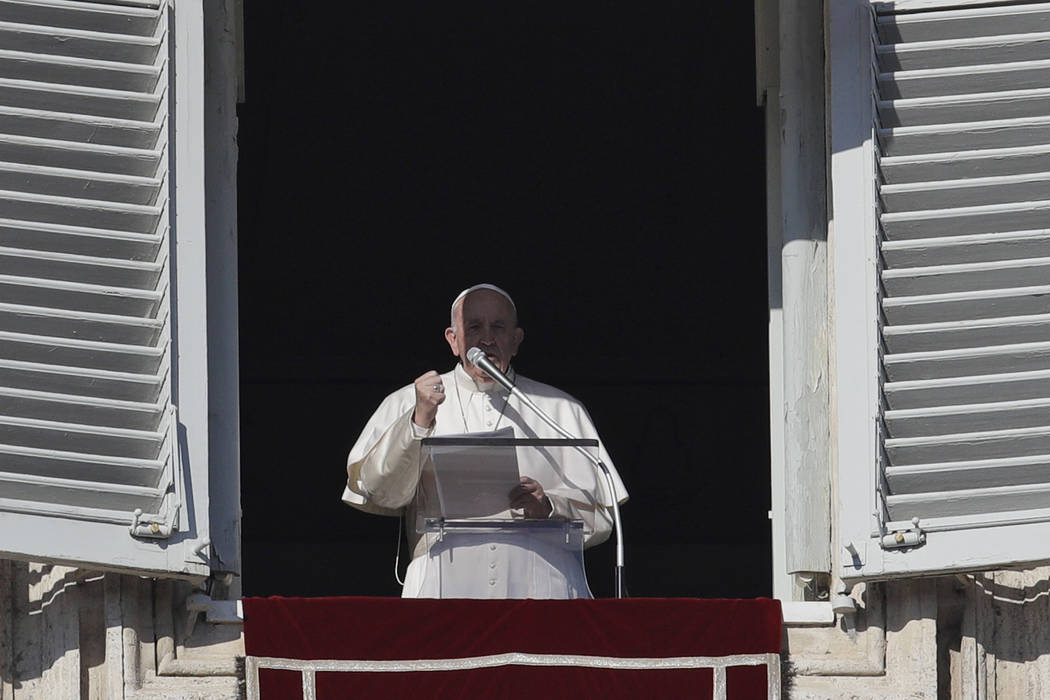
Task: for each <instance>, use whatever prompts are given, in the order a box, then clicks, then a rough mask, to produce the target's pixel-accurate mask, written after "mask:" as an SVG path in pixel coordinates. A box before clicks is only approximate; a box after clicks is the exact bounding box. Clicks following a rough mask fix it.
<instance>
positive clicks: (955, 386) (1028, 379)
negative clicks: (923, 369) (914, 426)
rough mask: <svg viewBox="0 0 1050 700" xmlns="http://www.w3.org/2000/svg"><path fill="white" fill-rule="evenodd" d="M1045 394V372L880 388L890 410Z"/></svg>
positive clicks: (1048, 379) (1049, 385) (1048, 375)
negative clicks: (989, 398)
mask: <svg viewBox="0 0 1050 700" xmlns="http://www.w3.org/2000/svg"><path fill="white" fill-rule="evenodd" d="M1047 392H1050V371H1048V370H1039V371H1034V372H1009V373H1003V374H985V375H978V376H972V377H945V378H940V379H919V380H915V381H908V382H887V383H886V384H885V385H884V387H883V394H884V397H885V399H886V401H887V404H888V406H889V407H890V408H891V409H893V408H922V407H928V406H942V405H952V404H971V403H979V402H980V401H981V400H982V399H987V398H988V397H990V396H994V397H996V398H998V399H1002V400H1024V399H1038V398H1042V397H1044V396H1046V395H1047Z"/></svg>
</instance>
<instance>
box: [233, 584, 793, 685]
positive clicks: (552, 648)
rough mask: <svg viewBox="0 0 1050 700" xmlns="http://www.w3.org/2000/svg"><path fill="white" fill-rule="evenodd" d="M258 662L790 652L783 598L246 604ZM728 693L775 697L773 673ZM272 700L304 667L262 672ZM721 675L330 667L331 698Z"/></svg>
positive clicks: (739, 675)
mask: <svg viewBox="0 0 1050 700" xmlns="http://www.w3.org/2000/svg"><path fill="white" fill-rule="evenodd" d="M244 633H245V645H246V650H247V653H248V654H249V655H250V656H259V657H278V658H289V659H314V660H321V659H348V660H416V659H457V658H466V657H477V656H487V655H492V654H502V653H510V652H521V653H528V654H576V655H588V656H600V657H635V658H637V657H642V658H665V657H690V656H728V655H734V654H764V653H770V652H773V653H779V651H780V640H781V617H780V603H779V601H776V600H765V599H759V600H697V599H682V598H677V599H669V598H652V599H644V598H634V599H626V600H615V599H602V600H402V599H398V598H246V599H245V600H244ZM726 675H727V684H726V685H727V690H728V696H729V698H733V699H743V698H764V697H766V692H767V691H766V669H765V667H764V666H757V667H737V668H730V669H728V670H727V673H726ZM260 676H261V688H262V697H263V698H266V699H267V700H270V699H276V698H280V699H284V698H291V699H295V698H300V697H302V691H301V680H300V675H299V673H298V672H293V671H275V670H263V671H262V672H261V674H260ZM711 692H712V671H711V670H710V669H660V670H656V669H646V670H624V669H607V668H584V667H561V666H518V665H508V666H500V667H496V668H482V669H469V670H449V671H445V670H442V671H411V672H352V673H346V672H319V673H318V674H317V697H318V698H319V700H325V699H326V698H343V697H354V698H384V699H386V698H403V697H413V698H432V697H440V698H482V697H484V698H536V697H541V698H573V699H574V700H578V699H579V698H584V697H602V698H648V697H699V698H709V697H711Z"/></svg>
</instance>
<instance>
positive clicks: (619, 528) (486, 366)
mask: <svg viewBox="0 0 1050 700" xmlns="http://www.w3.org/2000/svg"><path fill="white" fill-rule="evenodd" d="M476 349H477V348H471V349H470V351H468V352H467V359H469V360H470V361H471V363H472V364H474V365H475V366H476V367H478V368H479V369H481V370H482V371H484V372H485V374H487V375H489V376H490V377H492V378H493V379H494V380H495V381H497V382H499V383H500V384H502V385H503V386H504V387H505V388H506V389H507V390H508V391H509V392H510V393H511V394H512V395H513V396H516V397H517V398H518V400H519V401H521V402H522V403H523V404H525V405H526V406H528V407H529V408H531V409H532V410H533V411H535V412H536V415H538V416H539V417H540V418H542V419H543V422H544V423H546V424H547V425H549V426H550V427H551V428H553V429H554V430H555V431H556V432H557V433H558V434H559V435H561V436H562V437H564V438H568V439H569V440H576V439H578V438H577V437H576V436H575V435H573V434H572V433H570V432H569V431H567V430H565V429H564V428H562V427H561V426H560V425H558V424H557V423H556V422H555V421H554V419H553V418H551V417H550V416H548V415H547V414H546V412H544V411H543V409H541V408H540V407H539V406H537V405H536V404H535V403H533V401H532V399H530V398H529V397H528V396H526V395H525V394H524V392H522V390H521V389H519V388H518V387H516V386H514V384H513V383H512V382H511V381H510V380H509V379H508V378H507V376H506V375H504V374H503V372H501V371H499V368H497V367H496V366H495V365H493V364H492V362H491V361H490V360H489V359H488V358H487V357H485V354H484V353H482V352H481V351H480V350H479V351H478V352H477V353H474V352H473V351H474V350H476ZM472 355H473V357H472ZM575 447H576V451H577V452H579V453H580V454H582V455H583V456H584V457H586V458H587V459H588V460H589V461H590V462H591V464H593V465H594V466H595V467H597V468H598V470H599V471H601V473H602V474H603V475H605V483H606V484H607V485H608V487H609V495H610V498H611V500H612V509H613V522H614V524H615V525H616V597H617V598H626V597H627V587H626V585H625V582H624V565H623V525H622V523H621V521H620V501H619V499H618V498H617V497H616V486H615V485H614V484H613V478H612V474H611V473H610V472H609V467H607V466H605V463H604V462H602V461H601V460H600V459H598V458H597V457H595V456H594V455H592V454H591V453H590V452H588V451H587V450H585V449H583V448H582V447H580V446H578V445H577V446H575Z"/></svg>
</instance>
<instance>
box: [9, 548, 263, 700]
mask: <svg viewBox="0 0 1050 700" xmlns="http://www.w3.org/2000/svg"><path fill="white" fill-rule="evenodd" d="M216 586H217V587H218V584H216ZM194 593H198V594H199V593H202V591H200V590H198V589H196V588H194V587H193V586H192V585H191V584H189V583H186V582H181V581H171V580H159V579H150V578H141V577H138V576H132V575H127V574H114V573H100V572H93V571H86V570H83V569H74V568H70V567H64V566H54V565H50V564H40V563H29V562H19V561H8V560H0V700H29V699H31V698H33V699H36V698H38V699H41V700H44V699H46V700H57V699H63V698H69V699H70V700H113V699H115V698H124V699H128V700H130V699H132V698H134V699H136V700H138V699H143V700H145V699H153V698H156V699H157V700H159V699H160V698H165V699H166V700H180V699H184V700H190V699H191V698H193V699H198V698H199V699H201V700H203V699H204V698H207V699H209V700H212V699H216V700H218V699H224V698H231V699H232V698H237V697H239V696H240V693H241V681H240V680H239V679H238V662H239V657H242V656H243V655H244V642H243V637H242V629H241V625H239V624H213V623H209V622H207V621H206V618H205V615H204V613H203V612H200V611H199V610H192V611H191V610H187V606H186V601H187V598H188V597H189V596H190V595H192V594H194ZM211 594H212V597H215V598H220V597H223V596H222V594H223V591H220V590H212V591H211ZM190 607H191V608H199V607H200V606H195V605H191V606H190Z"/></svg>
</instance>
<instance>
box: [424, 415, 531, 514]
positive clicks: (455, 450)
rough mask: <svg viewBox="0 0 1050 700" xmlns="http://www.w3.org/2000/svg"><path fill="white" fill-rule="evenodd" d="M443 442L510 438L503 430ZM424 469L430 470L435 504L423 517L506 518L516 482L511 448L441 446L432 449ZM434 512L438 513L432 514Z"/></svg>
mask: <svg viewBox="0 0 1050 700" xmlns="http://www.w3.org/2000/svg"><path fill="white" fill-rule="evenodd" d="M442 437H446V438H469V439H478V438H511V437H514V433H513V431H512V430H511V429H509V428H507V429H504V430H499V431H495V432H486V433H470V434H469V435H444V436H442ZM426 469H432V470H433V486H434V496H435V497H436V502H433V503H430V504H428V507H427V513H426V515H427V517H445V518H448V519H460V518H510V517H511V513H510V510H509V500H510V499H509V495H510V491H511V489H513V488H514V487H515V486H516V485H517V484H518V483H519V481H520V473H519V471H518V453H517V450H516V449H515V448H513V447H501V446H466V445H447V446H446V445H443V446H439V447H432V448H431V454H430V459H429V460H428V465H427V467H426ZM435 508H436V509H437V511H438V512H434V510H435Z"/></svg>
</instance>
